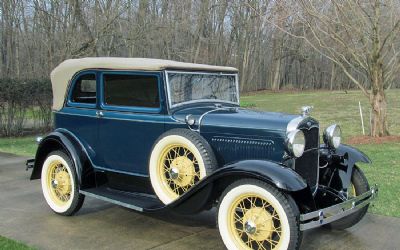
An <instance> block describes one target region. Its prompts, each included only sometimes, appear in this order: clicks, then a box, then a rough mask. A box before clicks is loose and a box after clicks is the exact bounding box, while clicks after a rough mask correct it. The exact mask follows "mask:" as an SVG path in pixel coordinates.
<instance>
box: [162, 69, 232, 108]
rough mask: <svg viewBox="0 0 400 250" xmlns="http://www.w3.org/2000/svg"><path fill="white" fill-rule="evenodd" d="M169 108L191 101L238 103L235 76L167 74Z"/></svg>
mask: <svg viewBox="0 0 400 250" xmlns="http://www.w3.org/2000/svg"><path fill="white" fill-rule="evenodd" d="M167 75H168V85H169V86H168V87H169V98H170V103H171V106H172V107H173V106H176V105H178V104H180V103H184V102H192V101H219V102H230V103H236V104H237V103H238V102H239V95H238V89H237V86H236V85H237V81H236V77H237V74H218V73H193V72H167Z"/></svg>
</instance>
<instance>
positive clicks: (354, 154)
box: [320, 144, 372, 192]
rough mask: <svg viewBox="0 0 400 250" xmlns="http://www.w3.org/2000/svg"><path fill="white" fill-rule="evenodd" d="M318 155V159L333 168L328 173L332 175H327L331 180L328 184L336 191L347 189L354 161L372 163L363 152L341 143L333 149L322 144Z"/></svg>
mask: <svg viewBox="0 0 400 250" xmlns="http://www.w3.org/2000/svg"><path fill="white" fill-rule="evenodd" d="M320 157H321V158H320V159H325V160H327V162H328V165H329V167H330V168H331V169H335V171H334V172H332V174H330V175H332V177H329V178H330V179H331V180H332V183H330V186H331V187H333V188H334V189H335V190H337V191H344V192H345V191H347V188H348V187H349V185H350V183H351V176H352V174H353V168H354V166H356V163H357V162H362V163H367V164H370V163H372V161H371V160H370V159H369V158H368V156H367V155H365V154H364V153H363V152H361V151H360V150H358V149H356V148H354V147H352V146H349V145H346V144H341V145H340V146H339V148H337V149H335V150H333V149H328V148H327V147H326V146H325V145H322V146H321V149H320ZM326 171H328V170H326ZM327 173H329V172H327Z"/></svg>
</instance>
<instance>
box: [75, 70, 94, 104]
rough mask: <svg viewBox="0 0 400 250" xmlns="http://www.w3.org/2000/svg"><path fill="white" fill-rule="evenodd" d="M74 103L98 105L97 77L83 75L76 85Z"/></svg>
mask: <svg viewBox="0 0 400 250" xmlns="http://www.w3.org/2000/svg"><path fill="white" fill-rule="evenodd" d="M71 101H72V102H77V103H89V104H96V75H95V74H85V75H81V76H80V77H79V78H78V79H77V80H76V81H75V85H74V89H73V90H72V96H71Z"/></svg>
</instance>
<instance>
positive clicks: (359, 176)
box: [325, 166, 369, 230]
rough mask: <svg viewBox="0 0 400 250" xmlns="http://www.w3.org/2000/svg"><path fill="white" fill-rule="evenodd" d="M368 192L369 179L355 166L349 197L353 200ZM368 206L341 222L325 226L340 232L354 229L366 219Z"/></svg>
mask: <svg viewBox="0 0 400 250" xmlns="http://www.w3.org/2000/svg"><path fill="white" fill-rule="evenodd" d="M368 191H369V184H368V180H367V178H366V177H365V175H364V173H363V172H362V170H361V169H359V168H358V167H357V166H354V168H353V174H352V176H351V184H350V187H349V188H348V197H349V198H353V197H356V196H357V195H360V194H362V193H365V192H368ZM368 206H369V205H367V206H365V207H363V208H361V209H360V210H358V211H357V212H355V213H353V214H351V215H348V216H346V217H344V218H342V219H340V220H337V221H335V222H332V223H330V224H327V225H325V227H326V228H330V229H338V230H342V229H346V228H349V227H352V226H354V225H355V224H357V223H358V222H360V220H361V219H362V218H364V216H365V214H366V213H367V211H368Z"/></svg>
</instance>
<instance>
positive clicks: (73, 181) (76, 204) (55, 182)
mask: <svg viewBox="0 0 400 250" xmlns="http://www.w3.org/2000/svg"><path fill="white" fill-rule="evenodd" d="M41 182H42V190H43V195H44V198H45V199H46V201H47V204H48V205H49V206H50V208H51V209H52V210H53V211H54V212H55V213H57V214H61V215H66V216H68V215H73V214H74V213H76V212H77V211H78V210H79V209H80V208H81V207H82V204H83V201H84V195H82V194H80V193H79V184H78V182H77V178H76V171H75V168H74V165H73V163H72V161H71V159H70V157H69V156H68V155H67V154H65V153H64V152H62V151H54V152H52V153H50V154H49V155H48V156H47V157H46V160H45V161H44V163H43V167H42V176H41Z"/></svg>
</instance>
